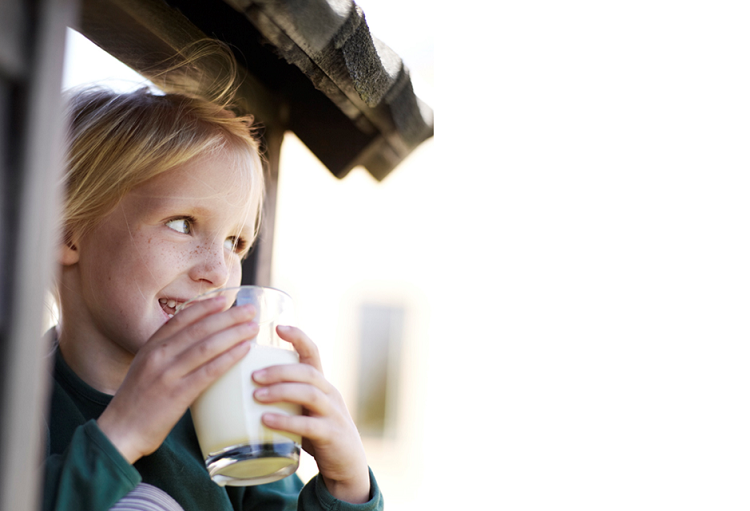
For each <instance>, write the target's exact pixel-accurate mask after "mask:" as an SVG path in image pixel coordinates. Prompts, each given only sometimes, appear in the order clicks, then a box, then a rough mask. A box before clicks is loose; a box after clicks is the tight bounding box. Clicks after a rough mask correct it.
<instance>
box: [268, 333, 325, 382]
mask: <svg viewBox="0 0 750 511" xmlns="http://www.w3.org/2000/svg"><path fill="white" fill-rule="evenodd" d="M276 332H277V333H278V334H279V337H281V338H282V339H283V340H285V341H287V342H290V343H292V346H294V349H295V350H297V353H299V361H300V363H302V364H308V365H311V366H313V367H314V368H315V369H317V370H318V371H320V372H321V373H322V372H323V365H322V364H321V363H320V353H319V352H318V347H317V346H316V345H315V343H314V342H312V340H310V338H309V337H308V336H307V335H306V334H305V333H304V332H303V331H302V330H300V329H299V328H295V327H293V326H278V327H276Z"/></svg>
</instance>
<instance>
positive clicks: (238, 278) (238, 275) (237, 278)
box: [226, 260, 242, 287]
mask: <svg viewBox="0 0 750 511" xmlns="http://www.w3.org/2000/svg"><path fill="white" fill-rule="evenodd" d="M241 282H242V263H241V262H239V261H236V260H235V261H232V262H231V263H230V267H229V279H228V280H227V285H226V287H234V286H239V285H240V283H241Z"/></svg>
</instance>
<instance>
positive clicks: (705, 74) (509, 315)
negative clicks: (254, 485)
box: [65, 0, 750, 511]
mask: <svg viewBox="0 0 750 511" xmlns="http://www.w3.org/2000/svg"><path fill="white" fill-rule="evenodd" d="M357 3H358V4H359V5H361V7H362V8H363V9H364V11H365V14H366V16H367V20H368V24H369V26H370V29H371V31H372V33H373V34H374V35H376V36H377V37H378V38H380V39H382V40H383V41H384V42H385V43H386V44H388V45H389V46H391V47H392V48H393V49H394V50H395V51H396V52H397V53H398V54H399V55H400V56H401V57H402V58H403V60H404V61H405V63H406V65H407V66H408V67H409V68H410V69H411V71H412V77H413V82H414V86H415V91H416V93H417V95H419V96H420V97H421V98H422V99H424V100H425V101H426V102H427V103H428V104H429V105H430V106H431V107H432V108H433V109H434V110H435V114H436V119H437V121H436V126H437V128H436V136H435V138H434V140H430V141H428V142H426V143H424V144H422V145H421V146H420V147H419V148H418V149H417V150H416V151H415V152H414V153H413V154H412V155H411V156H410V157H409V158H408V159H407V160H406V161H404V163H403V164H401V165H400V166H399V167H398V168H397V169H396V170H395V171H394V172H393V173H392V174H391V175H390V176H389V177H387V178H386V179H385V180H384V181H383V182H382V183H377V182H375V181H374V180H373V179H372V178H371V177H370V176H369V175H368V174H367V173H366V172H365V171H364V170H362V169H355V170H353V171H352V172H351V173H350V175H348V176H347V177H346V178H345V179H343V180H341V181H339V180H337V179H335V178H334V177H332V176H331V175H330V173H329V172H328V171H327V170H326V169H325V168H324V167H323V166H322V165H321V164H320V163H319V162H318V161H317V160H316V159H315V157H313V156H312V155H310V154H309V153H308V152H307V150H306V149H305V147H304V146H303V145H302V144H300V143H298V142H297V141H296V140H295V138H294V137H293V136H292V135H288V136H287V137H286V138H285V141H284V145H283V151H282V156H281V167H280V181H279V195H278V204H277V207H278V211H277V217H276V232H275V235H274V257H275V258H274V260H273V269H272V271H273V273H272V275H273V277H272V279H273V285H274V286H275V287H279V288H281V289H284V290H286V291H287V292H289V293H290V294H291V295H292V297H293V298H294V300H295V304H296V307H297V316H298V323H299V325H300V326H301V327H302V328H303V329H304V330H306V331H307V333H308V334H309V335H310V336H311V337H312V338H313V339H314V340H315V341H316V343H318V345H319V346H320V349H321V352H322V357H323V361H324V366H325V370H326V375H327V377H328V378H329V379H330V380H331V381H332V382H333V383H334V384H335V385H336V386H337V387H338V388H339V389H340V390H341V392H342V393H343V394H344V396H345V398H346V400H347V403H348V406H349V407H350V410H351V412H352V415H353V416H354V417H355V419H356V420H357V423H358V426H359V428H360V431H361V433H362V437H363V440H364V442H365V446H366V448H367V453H368V459H369V462H370V464H371V466H372V468H373V470H374V471H375V473H376V475H377V478H378V481H379V483H380V485H381V487H382V489H383V492H384V494H385V497H386V502H387V506H388V509H389V510H393V511H397V510H413V509H444V508H445V507H446V505H448V506H449V507H452V508H456V509H479V508H481V509H513V510H525V509H550V508H552V509H555V508H573V507H575V508H576V509H592V510H593V509H596V510H599V509H608V510H613V509H623V510H625V509H627V510H631V509H659V510H662V509H747V507H748V505H750V494H748V492H747V491H746V488H747V484H748V481H749V480H750V463H748V460H750V435H748V431H750V413H749V412H748V409H749V407H748V395H749V390H748V389H750V371H748V366H750V348H749V343H750V321H749V320H750V315H749V314H748V311H749V310H750V293H748V289H750V285H749V284H750V265H749V263H750V243H749V242H748V235H749V234H750V230H749V229H748V223H749V221H750V201H749V200H748V196H750V194H749V193H748V192H750V187H749V186H748V185H749V184H750V179H748V176H749V175H750V150H749V149H748V148H750V144H748V140H749V139H750V115H749V114H750V94H748V91H749V90H750V71H749V68H750V66H748V62H749V61H750V58H749V57H750V50H749V49H750V32H748V31H747V29H746V27H747V23H748V21H750V19H749V16H748V15H749V14H750V13H749V12H748V9H747V7H746V6H745V5H744V4H743V3H741V2H729V1H718V2H717V1H714V2H710V3H709V2H692V3H678V2H673V1H664V0H657V1H655V2H654V1H652V2H629V3H627V4H611V3H606V4H602V3H599V2H591V1H574V2H566V3H555V2H544V1H531V2H522V3H512V2H511V3H507V2H506V3H501V4H497V5H493V6H492V9H490V6H489V5H486V4H481V3H480V4H471V5H466V6H463V5H452V6H447V5H436V4H428V3H425V2H422V1H416V0H409V1H402V2H395V1H384V0H381V1H378V2H372V1H368V2H357ZM415 25H419V26H420V30H419V32H418V33H415V31H414V30H413V27H414V26H415ZM405 27H406V28H405ZM434 55H437V56H438V57H437V65H434V64H433V62H434V60H435V58H434ZM100 59H101V60H100ZM67 62H68V64H67V65H66V74H65V85H66V86H70V85H73V84H76V83H80V82H88V81H92V80H101V79H105V78H115V79H119V80H121V81H122V80H124V82H125V83H126V84H127V83H130V85H132V83H133V81H139V80H140V78H138V77H137V76H132V75H128V70H127V69H126V68H122V67H117V65H116V63H112V64H111V66H112V67H110V64H109V63H107V62H106V58H105V56H103V55H97V54H96V51H95V50H94V49H92V48H90V47H88V46H87V45H86V44H85V41H83V40H81V38H80V36H76V35H75V34H73V33H70V35H69V44H68V60H67ZM314 472H315V467H314V463H313V462H312V460H310V459H305V461H304V463H303V466H302V468H301V471H300V474H301V475H302V477H303V478H305V479H306V478H309V477H310V476H312V474H314Z"/></svg>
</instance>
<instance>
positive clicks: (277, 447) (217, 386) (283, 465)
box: [180, 286, 302, 486]
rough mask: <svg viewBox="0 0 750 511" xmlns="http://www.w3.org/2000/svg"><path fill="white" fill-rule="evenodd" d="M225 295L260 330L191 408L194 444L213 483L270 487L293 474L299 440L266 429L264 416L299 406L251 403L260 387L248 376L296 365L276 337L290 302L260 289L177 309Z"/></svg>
mask: <svg viewBox="0 0 750 511" xmlns="http://www.w3.org/2000/svg"><path fill="white" fill-rule="evenodd" d="M219 294H223V295H224V296H226V297H227V304H231V306H232V307H234V306H236V305H245V304H253V305H254V306H255V308H256V310H257V311H258V313H257V315H256V318H255V321H256V322H257V323H258V325H260V331H259V332H258V336H257V337H256V338H255V339H253V340H252V345H251V348H250V351H249V352H248V354H247V355H245V357H244V358H243V359H242V360H241V361H240V362H239V363H237V364H236V365H235V366H234V367H232V369H230V370H229V372H227V373H226V374H225V375H223V376H222V377H221V378H219V379H218V380H217V381H216V382H215V383H214V384H213V385H211V386H210V387H209V388H208V389H206V391H205V392H203V394H201V395H200V396H199V397H198V399H197V400H196V401H195V403H193V405H192V406H191V407H190V412H191V414H192V417H193V423H194V425H195V432H196V434H197V435H198V442H199V443H200V446H201V451H203V457H204V459H205V460H206V468H208V473H209V474H210V476H211V479H213V481H214V482H215V483H217V484H219V485H221V486H224V485H228V486H253V485H256V484H265V483H271V482H273V481H277V480H279V479H282V478H284V477H286V476H288V475H291V474H293V473H294V472H295V471H296V470H297V467H298V466H299V456H300V444H301V438H300V437H299V436H298V435H292V434H290V433H285V432H282V431H276V430H273V429H269V428H267V427H266V426H264V425H263V424H262V423H261V419H260V418H261V415H263V414H264V413H266V412H273V413H282V414H287V415H299V414H300V413H302V410H301V407H300V406H299V405H294V404H291V403H274V404H260V403H259V402H257V401H255V399H254V398H253V391H254V390H255V389H257V388H258V387H259V386H258V385H257V384H256V383H255V382H254V381H253V379H252V373H253V372H254V371H257V370H258V369H261V368H263V367H268V366H272V365H277V364H295V363H298V362H299V355H297V352H296V351H294V348H293V347H292V345H291V344H290V343H288V342H286V341H283V340H282V339H281V338H280V337H279V336H278V334H277V333H276V327H277V326H278V325H292V324H294V317H293V314H294V311H293V306H292V299H291V298H290V297H289V295H287V294H286V293H284V292H283V291H279V290H277V289H272V288H268V287H260V286H240V287H234V288H225V289H219V290H216V291H212V292H210V293H206V294H203V295H200V296H198V297H196V298H194V299H192V300H190V301H189V302H186V303H185V304H184V305H182V306H181V307H180V310H181V309H183V308H185V307H189V306H190V305H191V304H193V303H195V302H196V301H198V300H203V299H206V298H213V297H215V296H218V295H219Z"/></svg>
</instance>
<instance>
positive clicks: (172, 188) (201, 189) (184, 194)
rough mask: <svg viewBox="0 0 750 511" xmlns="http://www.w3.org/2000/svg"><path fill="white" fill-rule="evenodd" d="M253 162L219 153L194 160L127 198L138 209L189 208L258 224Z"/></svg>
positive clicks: (162, 175)
mask: <svg viewBox="0 0 750 511" xmlns="http://www.w3.org/2000/svg"><path fill="white" fill-rule="evenodd" d="M249 164H250V163H249V162H244V161H242V160H241V159H240V158H238V157H236V155H234V154H231V153H227V152H219V153H217V154H212V155H210V156H201V157H199V158H194V159H192V160H190V161H188V162H186V163H184V164H182V165H179V166H177V167H174V168H172V169H170V170H167V171H165V172H162V173H161V174H159V175H157V176H155V177H153V178H151V179H149V180H147V181H145V182H143V183H141V184H140V185H138V186H137V187H135V188H133V189H132V190H131V191H130V192H129V193H128V194H127V195H126V199H128V200H129V201H130V202H133V203H135V204H136V207H148V208H150V209H153V208H165V209H171V208H189V209H191V210H196V211H198V212H201V213H202V214H204V215H211V216H220V217H229V218H231V219H234V220H235V221H236V222H237V223H240V224H243V225H242V227H243V228H244V227H245V225H244V224H249V225H252V224H254V222H255V207H254V204H253V203H254V202H255V201H254V200H253V196H254V194H253V188H252V185H253V183H252V179H251V176H250V172H249V170H248V165H249Z"/></svg>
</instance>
